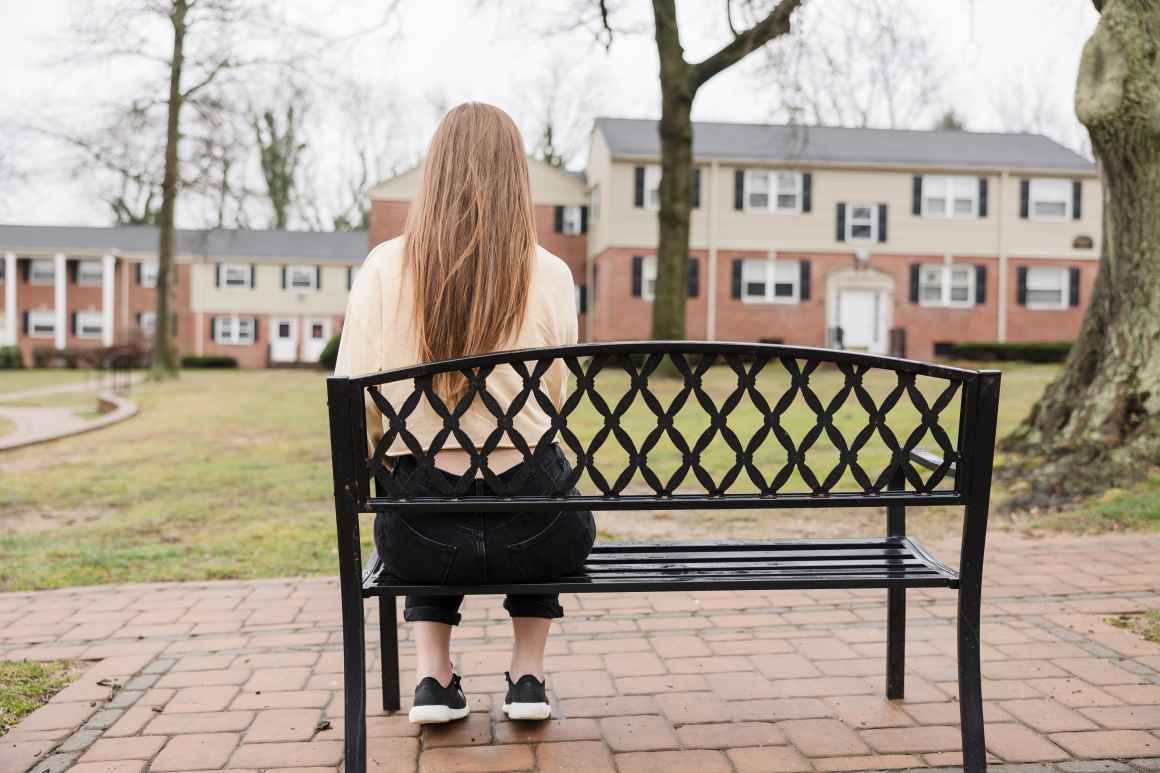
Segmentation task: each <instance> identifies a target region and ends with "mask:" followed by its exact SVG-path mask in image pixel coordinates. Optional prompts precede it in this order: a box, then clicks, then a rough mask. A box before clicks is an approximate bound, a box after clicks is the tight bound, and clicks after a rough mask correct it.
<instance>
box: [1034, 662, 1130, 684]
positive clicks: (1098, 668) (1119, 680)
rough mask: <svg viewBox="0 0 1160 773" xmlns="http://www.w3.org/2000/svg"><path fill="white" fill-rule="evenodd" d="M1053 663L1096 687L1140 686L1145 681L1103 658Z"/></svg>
mask: <svg viewBox="0 0 1160 773" xmlns="http://www.w3.org/2000/svg"><path fill="white" fill-rule="evenodd" d="M1051 662H1052V663H1054V664H1055V665H1057V666H1059V667H1060V668H1064V669H1067V670H1068V671H1070V672H1071V673H1073V674H1075V675H1076V676H1078V677H1079V678H1080V679H1082V680H1084V681H1085V682H1089V683H1091V684H1095V685H1100V686H1103V685H1111V684H1140V683H1142V682H1143V681H1144V680H1143V679H1141V678H1140V677H1139V676H1138V675H1136V674H1133V673H1132V672H1130V671H1125V670H1124V669H1122V668H1120V667H1119V666H1117V665H1116V664H1115V663H1112V662H1111V661H1108V660H1104V659H1103V658H1095V657H1092V658H1060V659H1058V660H1053V661H1051Z"/></svg>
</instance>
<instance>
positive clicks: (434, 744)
mask: <svg viewBox="0 0 1160 773" xmlns="http://www.w3.org/2000/svg"><path fill="white" fill-rule="evenodd" d="M491 742H492V737H491V717H489V716H488V715H487V714H485V713H481V712H472V713H471V714H468V715H467V718H466V719H462V720H459V721H457V722H448V723H447V724H444V725H428V726H427V727H426V728H425V729H424V731H423V748H424V749H435V748H438V747H440V746H479V745H481V744H490V743H491Z"/></svg>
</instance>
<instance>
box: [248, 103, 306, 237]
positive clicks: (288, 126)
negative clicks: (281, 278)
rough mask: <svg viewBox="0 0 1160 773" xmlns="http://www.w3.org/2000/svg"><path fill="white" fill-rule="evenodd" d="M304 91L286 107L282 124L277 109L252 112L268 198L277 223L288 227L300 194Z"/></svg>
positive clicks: (255, 138) (303, 149) (277, 225)
mask: <svg viewBox="0 0 1160 773" xmlns="http://www.w3.org/2000/svg"><path fill="white" fill-rule="evenodd" d="M301 103H302V97H301V92H298V95H297V96H296V97H295V98H293V99H292V100H291V101H290V104H289V105H287V106H286V108H285V111H284V117H283V119H282V126H281V128H279V126H278V116H277V114H276V113H275V112H274V110H270V109H267V110H263V111H261V114H260V115H259V114H257V113H254V114H252V115H251V116H250V122H251V125H252V126H253V128H254V140H255V142H256V143H257V146H258V164H259V166H260V167H261V170H262V179H263V180H264V181H265V183H266V198H267V199H268V200H269V203H270V207H271V209H273V211H274V219H273V223H272V225H273V227H274V228H279V229H281V228H285V227H286V223H287V219H288V217H289V213H290V207H291V205H292V204H293V203H294V200H295V197H296V195H297V192H298V191H297V187H298V174H299V166H300V164H301V161H302V155H303V152H304V151H305V150H306V143H305V142H303V141H302V140H301V139H300V136H301V134H300V132H301V128H302V127H301V120H302V119H301V118H300V117H299V115H300V113H296V112H295V109H294V106H295V104H301Z"/></svg>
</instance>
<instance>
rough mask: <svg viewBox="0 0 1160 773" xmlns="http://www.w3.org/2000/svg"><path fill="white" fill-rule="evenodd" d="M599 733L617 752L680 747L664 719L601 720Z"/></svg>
mask: <svg viewBox="0 0 1160 773" xmlns="http://www.w3.org/2000/svg"><path fill="white" fill-rule="evenodd" d="M600 731H601V735H603V736H604V740H605V742H606V743H607V744H608V746H609V747H610V748H611V749H612V750H613V751H617V752H623V751H650V750H654V749H675V748H677V747H679V746H680V742H679V741H678V740H677V734H676V733H675V732H674V731H673V726H672V725H671V724H669V721H668V720H667V719H665V718H664V717H658V716H651V715H639V716H627V717H613V718H607V719H602V720H600ZM618 764H619V762H618Z"/></svg>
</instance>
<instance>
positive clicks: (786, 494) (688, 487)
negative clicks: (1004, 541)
mask: <svg viewBox="0 0 1160 773" xmlns="http://www.w3.org/2000/svg"><path fill="white" fill-rule="evenodd" d="M558 360H562V361H563V362H564V364H565V366H566V367H567V368H568V370H569V372H570V373H571V376H572V377H571V378H570V382H571V386H570V391H569V394H568V397H567V399H566V400H565V402H564V403H563V405H562V406H560V407H559V409H557V407H556V406H555V405H554V404H553V402H552V400H551V399H549V397H548V395H546V394H545V393H544V392H543V391H542V389H541V386H540V378H541V377H542V376H543V375H544V373H545V372H547V370H548V368H549V367H550V366H551V365H552V363H553V362H554V361H558ZM497 368H511V369H512V370H514V371H515V373H517V374H518V375H519V377H520V378H521V379H522V383H523V389H522V390H521V391H520V393H519V394H518V395H517V396H516V398H515V399H514V400H512V401H511V402H510V403H508V404H506V405H504V404H501V403H500V402H499V401H497V400H496V399H495V397H494V396H493V395H491V394H490V393H488V390H487V378H488V375H489V374H491V373H492V372H494V371H495V370H496V369H497ZM662 369H663V370H667V371H668V373H669V374H670V375H668V376H666V377H661V376H660V375H659V374H658V371H659V370H662ZM450 371H459V372H461V373H463V374H464V375H465V376H466V377H467V379H468V384H469V387H468V391H467V393H466V395H465V396H464V397H463V398H462V399H461V400H460V401H459V402H458V403H457V404H456V405H452V406H449V405H445V404H444V402H443V401H442V400H440V399H439V398H438V397H437V396H436V395H435V393H434V391H433V389H432V377H433V376H434V375H435V374H437V373H442V372H450ZM662 372H663V371H662ZM674 373H675V376H676V377H675V378H674V377H672V374H674ZM397 382H406V383H407V385H408V389H407V390H406V394H407V397H406V398H405V399H404V400H402V401H401V402H399V401H396V402H395V403H392V402H391V401H388V400H387V399H386V397H384V395H383V394H382V393H381V391H380V389H379V387H381V386H383V385H385V384H389V383H392V384H393V383H397ZM709 382H711V383H709ZM726 387H727V388H728V393H727V394H724V396H722V394H721V392H723V391H725V388H726ZM998 390H999V374H998V372H996V371H975V370H966V369H962V368H954V367H947V366H941V365H932V364H927V363H921V362H915V361H910V360H901V359H896V358H890V357H880V356H874V355H868V354H860V353H855V352H845V351H834V350H828V349H811V348H802V347H792V346H780V345H773V344H754V343H723V342H697V341H642V342H618V343H596V344H580V345H575V346H568V347H559V348H551V349H524V350H517V351H507V352H498V353H494V354H487V355H481V356H473V357H465V358H461V359H457V360H448V361H444V362H436V363H428V364H423V365H417V366H414V367H410V368H403V369H400V370H395V371H390V372H387V373H380V374H375V375H369V376H362V377H357V378H342V377H333V378H331V379H329V381H328V401H329V410H330V429H331V442H332V452H333V463H334V474H335V491H336V495H343V496H346V497H349V499H347V500H346V501H347V502H348V503H349V509H351V510H354V511H357V512H373V511H377V510H383V509H424V510H442V511H457V510H472V511H486V510H548V509H559V508H560V507H561V503H562V502H568V503H573V504H574V505H575V506H580V507H586V508H590V509H593V510H618V509H621V510H622V509H683V508H699V509H705V508H745V507H762V508H765V507H866V506H878V507H881V506H884V505H936V504H939V505H947V504H951V505H953V504H967V503H968V502H969V501H970V500H971V499H972V498H973V499H975V500H977V499H978V498H979V497H980V496H982V497H983V498H984V501H983V503H982V506H983V507H984V510H983V512H984V516H983V517H984V518H985V497H986V495H987V494H988V493H989V488H990V476H991V462H992V455H993V451H994V440H995V429H996V427H995V425H996V420H997V410H998ZM711 391H715V392H718V394H716V395H714V394H711ZM366 400H370V401H373V402H374V404H375V405H376V406H377V407H378V409H379V411H381V413H382V415H383V417H384V420H383V424H384V430H385V434H384V436H383V438H382V440H381V442H379V443H378V444H377V447H376V448H375V449H373V450H371V451H368V448H367V443H366V441H365V438H366V420H365V414H364V410H363V407H364V401H366ZM423 400H425V401H427V403H428V404H429V405H430V406H431V408H432V409H433V410H434V411H435V413H437V414H438V415H439V416H440V417H442V419H443V422H444V428H443V429H442V430H441V431H440V432H439V433H438V434H437V435H436V436H435V438H434V440H433V441H432V443H431V445H430V447H429V448H426V449H424V448H422V446H421V444H420V443H419V442H418V440H417V438H416V437H415V436H414V435H412V434H411V433H410V432H409V431H408V428H407V418H408V416H410V415H411V413H413V412H414V410H415V408H416V407H417V406H418V405H419V404H420V401H423ZM529 400H534V401H535V402H536V403H537V404H538V405H539V406H540V408H541V409H542V410H543V411H544V412H545V413H546V414H547V415H548V416H549V418H550V420H551V428H550V429H549V431H548V433H547V434H546V435H545V436H544V437H543V438H542V440H541V442H542V443H547V442H552V441H554V442H558V443H560V444H561V445H562V446H563V447H564V448H565V450H567V451H569V452H570V454H569V455H570V456H573V457H574V459H575V469H574V471H573V475H572V478H571V479H570V480H568V481H565V482H564V483H563V484H562V485H559V487H558V489H557V490H555V491H554V493H552V494H550V495H546V496H540V497H528V496H513V495H512V494H513V493H514V491H509V490H507V489H506V487H505V484H504V483H503V481H502V480H501V479H500V478H498V477H497V476H496V474H495V471H494V470H492V469H491V468H490V467H489V466H488V465H487V457H488V453H489V451H490V449H493V448H495V447H496V445H497V444H498V443H499V441H500V439H501V438H505V437H506V438H507V439H510V441H511V444H512V445H514V447H515V448H516V449H518V450H519V451H520V453H521V454H522V455H523V456H524V458H525V459H527V458H530V457H531V454H532V446H533V445H534V443H535V441H536V439H535V438H524V437H522V436H520V435H519V433H518V432H516V430H515V429H514V427H512V423H511V417H512V416H514V415H515V414H516V413H517V412H518V411H519V410H520V408H521V407H522V406H523V405H524V404H525V403H526V401H529ZM473 404H476V405H482V406H484V410H486V411H487V412H488V413H489V414H490V415H491V416H492V417H494V419H495V423H496V428H495V431H494V432H493V433H492V434H491V436H490V437H488V438H487V439H486V441H485V442H483V443H482V444H481V445H479V446H476V445H475V444H474V443H473V442H472V440H471V438H469V437H468V436H467V434H466V433H464V432H463V431H462V430H460V428H459V423H458V420H459V417H460V416H462V415H463V414H464V412H465V411H466V410H467V409H468V407H469V406H471V405H473ZM396 439H402V440H403V441H404V442H405V443H406V444H407V445H408V447H410V448H411V449H412V452H413V453H414V455H415V456H416V457H417V459H418V460H419V469H420V470H421V471H422V472H423V473H424V474H425V475H427V476H428V480H430V481H431V482H432V484H433V485H436V486H438V487H439V488H438V490H439V491H440V492H441V493H440V495H439V496H436V497H425V498H413V497H409V496H408V495H407V492H406V491H399V490H394V486H393V484H392V481H391V479H390V477H389V476H387V475H386V474H385V473H386V468H385V466H384V458H383V457H384V452H385V451H386V450H387V449H388V448H389V447H390V445H391V444H392V443H393V442H394V441H395V440H396ZM444 447H448V448H458V447H462V448H464V449H465V450H467V452H468V453H469V455H470V457H471V460H472V464H471V468H470V469H468V470H467V472H465V473H464V474H463V475H462V476H461V477H460V478H459V479H458V480H457V481H456V480H452V481H450V482H448V481H446V480H445V479H444V478H443V477H441V476H437V475H431V474H430V473H431V471H432V468H433V463H432V454H434V452H436V451H438V450H440V449H441V448H444ZM924 448H925V449H927V450H928V451H930V452H933V453H929V454H925V455H924V454H923V453H922V449H924ZM528 467H529V468H531V467H532V465H528ZM477 470H482V475H483V477H484V478H485V480H487V481H488V482H489V483H490V484H491V486H490V488H491V489H492V490H493V491H494V492H495V493H494V494H491V495H487V496H478V495H473V494H469V493H468V492H471V491H473V490H474V488H473V487H472V486H471V483H472V481H473V480H474V478H475V477H476V472H477ZM373 480H377V483H378V485H377V486H376V487H375V488H376V491H375V493H374V494H372V483H371V482H372V481H373ZM576 484H580V489H581V490H580V491H579V493H577V492H576V491H575V490H574V489H573V488H572V487H573V485H576ZM518 485H519V481H515V482H513V483H512V487H513V489H514V488H515V487H517V486H518Z"/></svg>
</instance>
